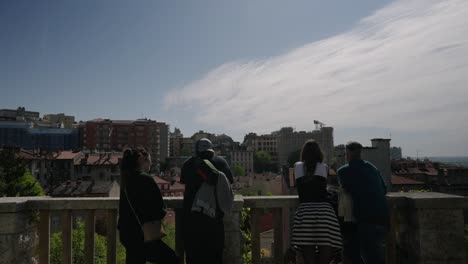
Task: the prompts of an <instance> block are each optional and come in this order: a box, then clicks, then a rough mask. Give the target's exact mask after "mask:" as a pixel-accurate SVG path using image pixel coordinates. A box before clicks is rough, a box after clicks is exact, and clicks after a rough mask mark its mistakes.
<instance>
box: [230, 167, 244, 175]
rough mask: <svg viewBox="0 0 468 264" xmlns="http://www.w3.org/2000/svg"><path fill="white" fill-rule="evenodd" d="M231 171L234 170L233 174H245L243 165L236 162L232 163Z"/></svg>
mask: <svg viewBox="0 0 468 264" xmlns="http://www.w3.org/2000/svg"><path fill="white" fill-rule="evenodd" d="M232 170H233V172H234V176H244V175H245V169H244V167H242V166H240V165H238V164H236V165H234V167H233V169H232Z"/></svg>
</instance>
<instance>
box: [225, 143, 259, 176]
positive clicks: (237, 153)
mask: <svg viewBox="0 0 468 264" xmlns="http://www.w3.org/2000/svg"><path fill="white" fill-rule="evenodd" d="M230 156H231V169H232V168H234V166H236V165H238V166H241V167H242V168H244V169H245V173H246V174H249V173H252V172H253V159H254V151H253V150H251V149H248V148H247V149H237V150H232V151H231V152H230Z"/></svg>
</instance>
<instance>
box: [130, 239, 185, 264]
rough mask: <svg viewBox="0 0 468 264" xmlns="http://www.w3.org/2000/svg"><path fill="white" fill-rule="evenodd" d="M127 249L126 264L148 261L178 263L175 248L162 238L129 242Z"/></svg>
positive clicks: (141, 263) (142, 263)
mask: <svg viewBox="0 0 468 264" xmlns="http://www.w3.org/2000/svg"><path fill="white" fill-rule="evenodd" d="M124 246H125V245H124ZM125 249H126V260H125V263H126V264H145V263H146V261H149V262H151V263H157V264H177V256H176V254H175V252H174V250H172V249H171V248H170V247H169V246H168V245H166V244H165V243H164V242H163V241H161V240H157V241H151V242H149V243H144V244H139V243H137V244H133V245H131V244H127V245H126V246H125Z"/></svg>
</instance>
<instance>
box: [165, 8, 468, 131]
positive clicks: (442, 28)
mask: <svg viewBox="0 0 468 264" xmlns="http://www.w3.org/2000/svg"><path fill="white" fill-rule="evenodd" d="M467 25H468V1H466V0H447V1H441V0H400V1H396V2H394V3H392V4H391V5H389V6H387V7H385V8H383V9H381V10H378V11H377V12H375V13H374V14H373V15H371V16H369V17H367V18H364V19H362V20H361V21H360V22H359V23H358V24H357V25H356V26H355V27H354V28H353V29H352V30H350V31H348V32H344V33H342V34H339V35H336V36H333V37H331V38H327V39H324V40H321V41H318V42H313V43H310V44H308V45H305V46H303V47H300V48H297V49H295V50H292V51H290V52H288V53H286V54H283V55H280V56H276V57H272V58H268V59H264V60H252V61H242V62H231V63H227V64H225V65H222V66H220V67H218V68H216V69H214V70H212V71H211V72H209V73H208V74H206V75H205V76H203V77H202V78H201V79H199V80H197V81H194V82H192V83H190V84H188V85H187V86H185V87H182V88H180V89H177V90H174V91H172V92H171V93H170V94H168V95H167V96H166V98H165V104H166V107H168V108H169V109H172V108H175V107H177V108H180V107H184V108H186V109H187V110H188V111H187V113H191V114H192V115H193V118H194V120H195V121H196V122H198V123H199V124H201V125H216V126H218V127H222V128H224V129H225V130H226V131H229V130H232V128H233V126H235V127H236V129H238V130H239V131H245V132H247V131H256V132H260V133H261V132H270V131H272V130H275V129H277V128H279V127H280V126H282V125H294V126H296V127H297V128H298V129H311V128H312V127H313V125H312V120H314V119H319V120H322V121H324V122H325V123H327V124H329V125H333V126H342V127H346V126H353V127H356V126H363V127H366V126H372V127H388V128H391V129H395V130H399V131H407V132H415V131H430V130H440V129H441V127H447V128H450V129H453V130H458V131H460V135H463V134H464V135H467V134H468V123H467V122H464V121H463V120H466V118H467V113H468V26H467ZM193 109H196V110H197V111H192V110H193Z"/></svg>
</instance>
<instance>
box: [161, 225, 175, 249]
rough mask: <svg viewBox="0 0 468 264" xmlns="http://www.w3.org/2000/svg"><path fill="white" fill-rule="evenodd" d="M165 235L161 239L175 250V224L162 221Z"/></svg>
mask: <svg viewBox="0 0 468 264" xmlns="http://www.w3.org/2000/svg"><path fill="white" fill-rule="evenodd" d="M163 225H164V231H166V236H165V237H164V238H163V239H162V240H163V241H164V243H166V244H167V245H168V246H169V247H171V248H172V249H174V250H175V226H174V225H170V224H166V223H163Z"/></svg>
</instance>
